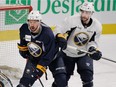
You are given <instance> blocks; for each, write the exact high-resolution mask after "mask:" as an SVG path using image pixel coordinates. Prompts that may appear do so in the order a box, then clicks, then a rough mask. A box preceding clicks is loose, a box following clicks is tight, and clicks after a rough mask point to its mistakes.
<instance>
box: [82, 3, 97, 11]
mask: <svg viewBox="0 0 116 87" xmlns="http://www.w3.org/2000/svg"><path fill="white" fill-rule="evenodd" d="M82 10H83V11H90V12H92V13H94V11H95V10H94V4H93V3H92V2H84V3H83V4H82V5H81V6H80V11H82Z"/></svg>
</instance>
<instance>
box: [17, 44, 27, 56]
mask: <svg viewBox="0 0 116 87" xmlns="http://www.w3.org/2000/svg"><path fill="white" fill-rule="evenodd" d="M17 45H18V48H19V53H20V55H21V56H22V57H23V58H27V57H28V54H29V51H28V48H27V46H24V45H21V44H19V43H17Z"/></svg>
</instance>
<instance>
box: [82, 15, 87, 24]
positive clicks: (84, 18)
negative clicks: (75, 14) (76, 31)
mask: <svg viewBox="0 0 116 87" xmlns="http://www.w3.org/2000/svg"><path fill="white" fill-rule="evenodd" d="M81 20H82V21H83V23H85V24H86V23H88V21H89V18H86V17H82V16H81Z"/></svg>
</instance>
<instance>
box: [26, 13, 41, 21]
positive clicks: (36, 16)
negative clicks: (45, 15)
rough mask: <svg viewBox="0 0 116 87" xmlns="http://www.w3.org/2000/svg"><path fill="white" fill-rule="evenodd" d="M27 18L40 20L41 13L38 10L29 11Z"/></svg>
mask: <svg viewBox="0 0 116 87" xmlns="http://www.w3.org/2000/svg"><path fill="white" fill-rule="evenodd" d="M27 20H39V21H41V20H42V15H41V13H40V12H39V11H31V12H30V13H29V15H28V17H27Z"/></svg>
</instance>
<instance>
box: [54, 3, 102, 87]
mask: <svg viewBox="0 0 116 87" xmlns="http://www.w3.org/2000/svg"><path fill="white" fill-rule="evenodd" d="M93 13H94V5H93V3H92V2H84V3H83V4H82V5H81V6H80V14H76V15H73V16H71V17H67V18H65V20H64V22H63V23H62V25H61V27H60V28H57V29H60V30H61V32H58V34H57V36H56V37H57V38H58V39H57V40H58V43H59V46H63V45H64V47H65V48H66V49H64V50H63V52H62V57H63V59H64V63H65V66H66V71H67V81H69V79H70V76H71V75H73V72H74V69H75V65H76V66H77V72H78V73H79V75H80V78H81V81H82V84H83V87H93V74H94V69H93V60H99V59H100V58H101V56H102V53H101V51H99V50H98V47H99V45H98V43H99V38H100V35H101V32H102V25H101V23H100V22H99V21H98V20H97V19H95V18H93V17H92V15H93ZM61 33H62V34H61ZM60 39H62V41H61V40H60ZM63 39H64V42H65V44H66V41H67V47H66V45H65V44H64V43H63ZM72 47H73V48H76V49H80V50H85V51H88V52H92V53H93V54H87V53H85V52H82V51H77V50H75V49H72ZM54 85H55V84H54ZM77 85H78V84H77ZM56 87H57V86H56Z"/></svg>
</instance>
